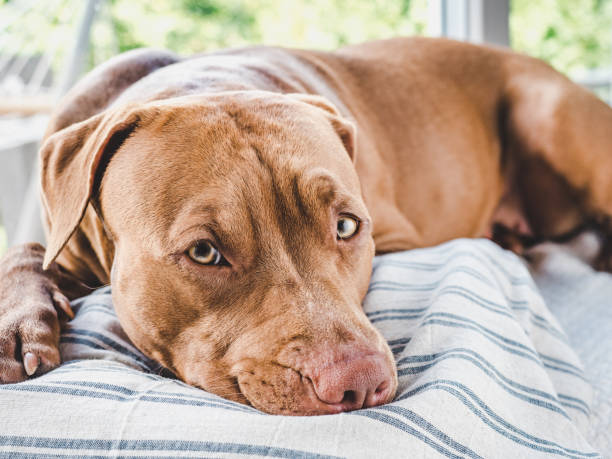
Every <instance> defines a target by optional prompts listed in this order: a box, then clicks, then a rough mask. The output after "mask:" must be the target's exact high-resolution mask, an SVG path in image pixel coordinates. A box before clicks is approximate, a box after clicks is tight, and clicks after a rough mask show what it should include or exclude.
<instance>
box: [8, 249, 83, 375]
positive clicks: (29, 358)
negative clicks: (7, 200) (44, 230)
mask: <svg viewBox="0 0 612 459" xmlns="http://www.w3.org/2000/svg"><path fill="white" fill-rule="evenodd" d="M44 255H45V249H44V248H43V247H42V246H41V245H40V244H24V245H20V246H16V247H13V248H12V249H10V250H9V251H8V253H7V254H6V255H5V256H4V257H3V258H2V259H0V383H14V382H19V381H23V380H24V379H26V378H28V377H29V376H32V375H34V374H42V373H46V372H47V371H49V370H51V369H53V368H54V367H56V366H57V365H59V363H60V353H59V337H60V322H61V321H62V320H66V319H69V318H72V316H73V312H72V309H71V308H70V301H69V298H74V297H76V296H78V295H82V294H84V293H85V292H86V290H85V289H86V287H84V286H83V284H81V283H80V282H78V281H77V280H76V279H74V278H73V277H72V276H71V275H70V274H68V273H66V272H65V271H64V270H62V268H60V266H59V265H58V264H57V263H52V264H51V266H49V269H47V270H43V268H42V265H43V258H44Z"/></svg>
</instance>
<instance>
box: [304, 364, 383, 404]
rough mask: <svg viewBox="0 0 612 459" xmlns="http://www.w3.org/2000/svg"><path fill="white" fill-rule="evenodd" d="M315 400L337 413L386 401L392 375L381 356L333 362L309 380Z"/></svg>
mask: <svg viewBox="0 0 612 459" xmlns="http://www.w3.org/2000/svg"><path fill="white" fill-rule="evenodd" d="M312 382H313V386H314V389H315V392H316V394H317V397H318V398H319V399H320V400H321V401H322V402H324V403H326V404H328V405H332V406H333V407H334V408H336V409H337V410H338V411H351V410H358V409H359V408H368V407H371V406H377V405H382V404H383V403H385V402H387V401H388V400H387V399H388V398H389V396H390V392H391V390H392V375H391V370H390V368H389V365H388V363H387V360H386V358H385V356H384V355H383V354H371V355H367V356H362V357H357V358H353V359H350V360H343V361H339V362H336V363H333V364H331V365H329V366H327V367H325V368H323V369H321V370H320V371H318V372H317V374H316V377H314V378H312Z"/></svg>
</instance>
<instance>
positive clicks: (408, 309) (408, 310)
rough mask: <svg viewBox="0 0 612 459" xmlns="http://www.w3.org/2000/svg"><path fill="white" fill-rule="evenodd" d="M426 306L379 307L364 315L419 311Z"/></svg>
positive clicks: (422, 310) (372, 315)
mask: <svg viewBox="0 0 612 459" xmlns="http://www.w3.org/2000/svg"><path fill="white" fill-rule="evenodd" d="M426 310H427V307H424V308H395V309H379V310H378V311H373V312H366V316H368V317H374V316H378V315H380V314H389V313H392V312H400V313H409V312H410V313H420V312H425V311H426Z"/></svg>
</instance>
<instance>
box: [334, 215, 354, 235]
mask: <svg viewBox="0 0 612 459" xmlns="http://www.w3.org/2000/svg"><path fill="white" fill-rule="evenodd" d="M358 229H359V221H358V220H357V219H356V218H353V217H349V216H347V215H345V216H343V217H340V219H339V220H338V228H337V230H336V233H337V234H338V239H350V238H351V237H353V236H354V235H355V234H356V233H357V230H358Z"/></svg>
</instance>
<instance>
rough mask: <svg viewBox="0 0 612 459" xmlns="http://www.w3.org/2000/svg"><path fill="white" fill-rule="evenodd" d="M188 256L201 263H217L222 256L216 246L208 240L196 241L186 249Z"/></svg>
mask: <svg viewBox="0 0 612 459" xmlns="http://www.w3.org/2000/svg"><path fill="white" fill-rule="evenodd" d="M187 254H188V255H189V258H191V259H192V260H193V261H195V262H196V263H199V264H201V265H218V264H219V263H221V260H222V259H223V257H221V254H220V253H219V251H218V250H217V248H216V247H215V246H214V245H212V244H211V243H210V242H208V241H198V242H196V243H195V244H194V245H192V246H191V247H190V248H189V250H188V251H187Z"/></svg>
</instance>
